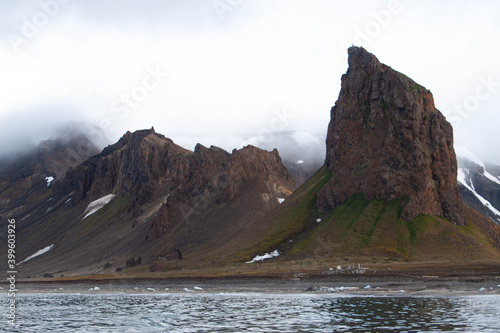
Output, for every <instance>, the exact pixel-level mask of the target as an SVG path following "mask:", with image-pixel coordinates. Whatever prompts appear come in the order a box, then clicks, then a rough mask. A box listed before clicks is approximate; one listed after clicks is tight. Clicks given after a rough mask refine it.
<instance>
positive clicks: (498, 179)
mask: <svg viewBox="0 0 500 333" xmlns="http://www.w3.org/2000/svg"><path fill="white" fill-rule="evenodd" d="M455 152H456V155H457V161H458V175H457V181H458V183H459V185H460V186H461V187H462V188H461V192H462V198H463V201H464V202H465V203H466V204H468V205H469V206H471V207H473V208H474V209H476V210H478V211H479V212H481V213H482V214H483V215H486V216H487V217H489V218H491V219H493V220H496V221H497V222H498V223H500V167H497V166H494V165H491V164H488V163H485V162H483V161H482V160H481V159H479V158H478V157H477V156H476V155H474V153H472V152H471V151H470V150H469V149H467V148H466V147H464V146H457V147H455ZM470 194H472V196H471V195H470Z"/></svg>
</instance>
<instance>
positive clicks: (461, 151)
mask: <svg viewBox="0 0 500 333" xmlns="http://www.w3.org/2000/svg"><path fill="white" fill-rule="evenodd" d="M455 152H456V154H457V155H458V156H460V157H462V158H465V159H468V160H469V161H472V162H474V163H475V164H477V165H479V166H481V167H482V168H483V170H484V172H483V176H485V177H486V178H488V179H489V180H491V181H492V182H494V183H497V184H499V185H500V180H499V179H498V177H495V176H493V175H492V174H491V173H489V172H488V171H486V166H485V165H484V162H483V161H481V160H480V159H479V158H478V157H477V156H476V155H474V154H473V153H472V152H471V151H470V150H469V149H467V147H464V146H457V147H456V148H455Z"/></svg>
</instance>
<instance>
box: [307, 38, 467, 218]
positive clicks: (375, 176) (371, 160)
mask: <svg viewBox="0 0 500 333" xmlns="http://www.w3.org/2000/svg"><path fill="white" fill-rule="evenodd" d="M348 53H349V69H348V70H347V73H346V74H345V75H343V76H342V88H341V91H340V94H339V98H338V100H337V102H336V104H335V106H334V107H333V108H332V110H331V121H330V124H329V127H328V134H327V140H326V143H327V153H326V165H327V168H328V170H329V171H331V172H332V175H333V176H332V179H331V180H330V181H329V182H328V184H327V185H326V186H325V187H324V188H323V189H322V190H321V191H320V192H319V193H318V196H317V206H318V208H319V209H320V211H328V210H330V209H332V208H334V207H336V206H338V205H340V204H342V203H343V202H345V201H346V200H347V199H349V198H350V197H351V196H352V195H354V194H358V193H361V194H363V195H364V198H365V200H371V199H373V198H381V199H384V200H392V199H397V198H406V199H407V200H405V207H404V210H403V212H402V216H401V217H402V218H403V219H407V220H408V219H412V218H414V217H415V216H416V215H418V214H427V215H436V216H444V217H446V218H447V219H449V220H450V221H452V222H453V223H455V224H458V225H463V224H464V217H463V214H462V201H461V198H460V193H459V189H458V185H457V182H456V179H457V162H456V156H455V152H454V150H453V130H452V127H451V125H450V124H449V123H448V122H447V121H446V119H445V118H444V116H443V115H442V114H441V112H439V110H437V109H436V108H435V106H434V100H433V96H432V94H431V93H430V91H428V90H427V89H425V88H424V87H422V86H420V85H418V84H417V83H415V82H414V81H412V80H411V79H409V78H408V77H406V76H405V75H403V74H401V73H399V72H397V71H395V70H393V69H392V68H390V67H388V66H386V65H384V64H381V63H380V62H379V61H378V59H377V58H376V57H375V56H373V55H372V54H370V53H368V52H367V51H366V50H365V49H363V48H359V47H351V48H350V49H349V51H348Z"/></svg>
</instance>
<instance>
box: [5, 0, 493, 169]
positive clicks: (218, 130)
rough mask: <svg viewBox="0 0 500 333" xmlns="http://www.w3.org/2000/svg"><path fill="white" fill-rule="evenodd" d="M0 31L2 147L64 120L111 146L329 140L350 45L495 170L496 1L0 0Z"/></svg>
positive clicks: (42, 132)
mask: <svg viewBox="0 0 500 333" xmlns="http://www.w3.org/2000/svg"><path fill="white" fill-rule="evenodd" d="M0 29H1V30H0V31H1V35H0V64H2V65H1V66H0V96H1V103H0V140H1V142H2V145H1V147H0V150H2V151H7V150H9V149H17V147H18V146H19V145H20V144H22V143H24V142H26V141H28V142H30V141H34V140H39V139H43V138H46V137H47V136H50V135H53V134H52V133H53V132H54V130H55V129H56V128H57V127H58V126H60V125H61V124H63V123H65V122H67V121H84V122H90V123H93V124H96V125H98V126H101V127H103V128H104V133H105V135H106V137H107V139H106V140H109V142H111V141H113V142H114V141H116V140H117V139H118V138H119V137H120V136H121V135H122V134H123V133H124V132H125V131H126V130H131V131H133V130H136V129H142V128H149V127H151V126H154V127H155V129H156V131H157V132H160V133H162V134H165V135H166V136H167V137H170V138H172V139H173V140H174V141H175V142H176V143H178V144H180V145H183V146H184V147H186V148H188V149H193V148H194V145H195V144H196V143H197V142H201V143H203V144H204V145H207V146H208V145H211V144H214V145H218V146H221V147H223V148H225V149H228V150H230V149H232V148H235V147H236V148H237V147H240V146H241V145H242V144H243V143H244V142H245V140H246V139H247V138H249V137H252V136H255V135H258V134H259V133H265V132H269V131H281V130H287V131H301V132H310V133H313V134H315V135H318V134H325V133H326V129H327V125H328V122H329V120H330V119H329V118H330V108H331V107H332V106H333V105H334V103H335V101H336V100H337V97H338V92H339V89H340V77H341V75H342V74H343V73H345V71H346V69H347V62H346V59H347V58H346V57H347V50H346V49H347V47H348V46H350V45H352V44H355V45H361V46H364V47H365V48H366V49H367V50H368V51H370V52H372V53H374V54H375V55H376V56H377V57H378V58H379V59H380V61H381V62H383V63H386V64H388V65H389V66H391V67H393V68H394V69H396V70H398V71H400V72H403V73H405V74H406V75H408V76H409V77H411V78H413V79H414V80H415V81H417V82H419V83H420V84H422V85H424V86H425V87H427V88H428V89H430V90H431V91H432V93H433V94H434V99H435V102H436V106H437V108H438V109H440V110H441V111H442V112H443V113H444V114H445V115H446V116H447V118H448V119H449V120H450V121H451V122H452V123H453V125H454V128H455V141H456V142H457V143H460V144H466V145H467V146H469V148H470V149H471V150H473V151H474V152H475V153H476V154H477V155H479V156H481V157H482V158H483V159H485V160H489V161H492V162H495V163H497V164H500V156H499V155H500V154H498V152H499V150H498V147H500V131H499V130H498V123H499V112H498V108H499V105H500V61H499V60H498V59H499V54H500V2H498V1H493V0H492V1H477V0H476V1H463V0H462V1H459V0H457V1H439V2H438V1H430V0H429V1H411V0H400V1H373V0H370V1H349V2H348V1H333V0H332V1H326V0H325V1H320V0H316V1H311V0H309V1H305V0H304V1H293V0H282V1H278V0H206V1H202V0H177V1H173V0H171V1H168V0H164V1H159V0H140V1H139V0H137V1H132V0H100V1H97V0H40V1H13V0H10V1H8V0H0ZM302 137H307V135H302ZM104 143H108V142H107V141H106V142H103V144H104ZM321 144H323V143H321Z"/></svg>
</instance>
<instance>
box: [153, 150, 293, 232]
mask: <svg viewBox="0 0 500 333" xmlns="http://www.w3.org/2000/svg"><path fill="white" fill-rule="evenodd" d="M188 163H189V169H188V170H189V171H188V173H187V177H185V178H184V179H182V180H181V181H180V182H179V183H178V185H177V187H176V189H175V190H174V191H173V192H171V193H170V194H169V197H168V199H167V201H166V203H165V204H164V205H163V206H162V207H161V209H160V211H159V213H158V214H157V215H156V216H155V218H154V220H153V223H152V225H151V229H150V232H149V233H148V236H147V238H148V240H154V239H157V238H158V237H160V236H161V235H162V234H163V233H165V232H167V231H168V229H169V228H171V227H173V226H175V225H177V224H179V223H185V224H192V223H198V222H195V221H201V220H207V219H208V220H210V218H203V216H206V215H210V214H214V212H213V208H214V207H216V206H217V205H224V204H227V203H229V202H230V201H231V200H232V199H233V198H235V196H236V195H237V194H238V193H240V192H242V191H241V189H242V187H243V186H245V185H249V184H250V185H254V186H247V187H246V188H245V190H244V192H245V193H246V195H247V196H248V207H246V208H244V211H248V210H252V211H253V213H252V214H254V215H255V217H257V216H259V214H262V213H264V212H268V211H270V210H271V209H272V208H273V207H275V206H277V205H278V204H279V202H278V201H277V198H278V197H283V198H286V197H288V196H289V195H290V194H291V193H292V191H293V188H294V180H293V177H292V176H291V175H290V174H289V173H288V171H287V169H286V168H285V167H284V166H283V164H282V161H281V158H280V156H279V153H278V151H277V150H273V151H272V152H268V151H265V150H262V149H259V148H256V147H253V146H247V147H244V148H242V149H239V150H236V149H235V150H233V152H232V153H231V154H230V153H228V152H226V151H224V150H222V149H220V148H218V147H214V146H211V147H210V148H206V147H204V146H202V145H200V144H198V145H197V146H196V148H195V150H194V153H193V155H191V156H190V158H189V161H188ZM257 188H259V190H258V191H256V189H257ZM252 197H253V198H256V197H258V198H259V200H256V205H254V204H251V203H250V202H251V201H252ZM244 211H241V214H242V216H243V215H245V214H247V213H248V212H246V213H245V212H244ZM218 214H220V215H222V214H221V213H218ZM217 225H218V223H217V222H215V221H214V226H215V227H217Z"/></svg>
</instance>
